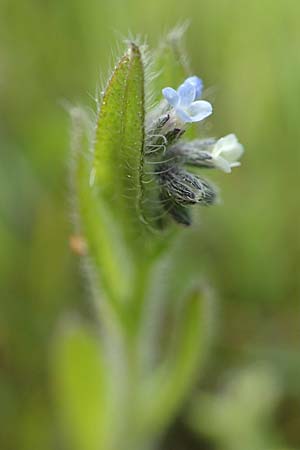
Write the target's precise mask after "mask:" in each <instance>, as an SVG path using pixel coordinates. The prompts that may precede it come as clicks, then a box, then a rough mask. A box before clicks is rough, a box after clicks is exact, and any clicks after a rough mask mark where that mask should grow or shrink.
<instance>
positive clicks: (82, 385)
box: [53, 324, 111, 450]
mask: <svg viewBox="0 0 300 450" xmlns="http://www.w3.org/2000/svg"><path fill="white" fill-rule="evenodd" d="M53 370H54V381H55V393H56V397H57V400H58V403H59V406H60V411H61V413H62V417H61V419H62V422H63V430H64V432H65V435H66V436H65V437H66V439H67V440H69V441H70V443H71V447H72V448H74V449H76V450H101V449H103V450H106V449H107V448H108V441H107V439H109V436H108V433H107V430H108V428H110V426H111V424H109V423H107V420H108V418H107V416H108V410H107V408H108V402H109V399H108V393H107V392H108V389H107V387H108V381H107V380H108V379H109V376H108V373H107V368H106V367H105V361H104V356H103V354H102V353H101V348H100V346H99V342H97V340H96V338H95V337H93V336H92V335H91V334H90V332H89V331H88V330H87V329H86V328H85V327H82V326H79V325H78V324H77V325H76V326H74V324H72V326H71V327H70V328H69V329H68V330H67V332H65V333H64V334H63V335H62V336H60V337H59V338H58V339H57V342H56V346H55V348H54V368H53Z"/></svg>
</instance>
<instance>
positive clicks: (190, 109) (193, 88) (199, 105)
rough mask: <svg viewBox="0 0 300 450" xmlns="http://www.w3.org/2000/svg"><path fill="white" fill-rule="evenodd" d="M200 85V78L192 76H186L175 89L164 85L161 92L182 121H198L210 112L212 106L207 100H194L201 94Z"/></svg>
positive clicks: (201, 85)
mask: <svg viewBox="0 0 300 450" xmlns="http://www.w3.org/2000/svg"><path fill="white" fill-rule="evenodd" d="M202 87H203V84H202V80H200V78H198V77H196V76H192V77H189V78H187V79H186V80H185V81H184V83H183V84H181V85H180V86H179V88H178V89H177V91H176V90H175V89H173V88H171V87H166V88H164V89H163V90H162V93H163V96H164V97H165V99H166V100H167V102H168V103H169V104H170V105H171V106H173V108H174V110H175V114H176V115H177V117H179V119H180V120H181V121H182V122H184V123H186V122H200V121H201V120H203V119H205V118H206V117H208V116H210V115H211V113H212V106H211V104H210V103H209V102H207V101H205V100H196V99H197V98H199V97H200V96H201V93H202Z"/></svg>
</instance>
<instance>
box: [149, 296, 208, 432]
mask: <svg viewBox="0 0 300 450" xmlns="http://www.w3.org/2000/svg"><path fill="white" fill-rule="evenodd" d="M186 302H187V304H186V305H185V309H184V311H183V313H182V315H181V324H180V328H179V329H178V330H175V331H174V334H175V335H176V343H175V345H174V347H173V348H172V351H171V352H170V354H169V356H168V357H167V359H166V360H165V361H164V362H163V363H162V365H161V366H160V367H159V368H158V369H157V371H156V372H154V374H153V375H152V376H151V378H150V379H149V380H147V381H146V383H145V384H144V386H143V389H142V394H141V399H143V400H142V408H143V410H144V414H141V416H140V420H141V424H140V428H141V429H142V430H144V432H145V433H147V432H151V433H153V432H159V431H161V430H163V429H164V428H165V427H166V426H167V425H168V424H169V423H170V422H171V420H172V419H173V418H174V416H175V415H176V413H177V411H178V409H179V408H180V406H181V404H182V402H183V400H184V398H185V397H186V395H187V394H188V393H189V391H190V390H191V388H192V387H193V384H194V382H195V379H196V376H197V374H198V369H199V367H200V364H201V362H202V361H203V357H204V353H205V348H206V346H207V337H208V323H207V321H208V322H209V320H208V315H209V314H208V313H209V310H208V309H207V305H206V299H205V298H204V295H203V293H201V292H200V290H199V288H196V289H193V290H192V291H189V294H188V295H187V296H186Z"/></svg>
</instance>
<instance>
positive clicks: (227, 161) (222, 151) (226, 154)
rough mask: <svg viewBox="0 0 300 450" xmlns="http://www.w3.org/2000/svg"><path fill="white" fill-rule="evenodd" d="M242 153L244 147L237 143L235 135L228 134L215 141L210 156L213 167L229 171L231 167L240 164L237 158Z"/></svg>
mask: <svg viewBox="0 0 300 450" xmlns="http://www.w3.org/2000/svg"><path fill="white" fill-rule="evenodd" d="M243 153H244V147H243V146H242V144H240V143H239V141H238V140H237V137H236V135H235V134H228V135H227V136H224V137H222V138H221V139H219V140H218V141H217V142H216V143H215V145H214V147H213V149H212V152H211V156H212V158H213V163H214V166H215V167H217V168H218V169H221V170H223V171H224V172H226V173H230V172H231V168H232V167H238V166H240V165H241V164H240V163H239V162H238V159H239V158H240V157H241V156H242V154H243Z"/></svg>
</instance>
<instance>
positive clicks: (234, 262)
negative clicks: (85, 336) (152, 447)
mask: <svg viewBox="0 0 300 450" xmlns="http://www.w3.org/2000/svg"><path fill="white" fill-rule="evenodd" d="M0 8H1V11H0V37H1V38H0V117H1V118H0V155H1V158H0V285H1V310H0V448H1V449H3V450H19V449H22V450H23V449H24V450H35V449H43V450H47V449H54V448H55V449H58V448H61V447H60V446H59V442H58V430H57V427H58V425H57V423H56V419H55V417H56V414H55V404H54V401H53V395H52V384H51V380H50V375H49V353H50V348H51V342H52V340H53V336H54V335H55V332H56V329H57V326H58V324H59V322H60V319H61V317H62V316H64V314H66V313H68V312H70V311H80V312H81V314H83V315H87V316H88V315H89V311H90V305H89V302H88V299H87V292H86V289H85V287H84V281H83V279H82V276H81V274H80V270H79V264H78V262H79V261H78V257H76V256H74V255H73V254H71V252H70V250H69V244H68V239H69V235H70V233H71V232H72V227H71V219H70V194H69V191H68V164H69V162H68V161H69V117H68V114H67V112H66V108H65V105H66V104H67V103H71V104H81V103H83V104H87V105H89V106H91V107H93V101H92V100H91V97H93V95H94V92H95V88H96V86H97V85H98V84H99V76H100V80H101V79H103V80H105V78H106V75H107V74H108V71H109V68H111V67H112V64H113V63H114V59H115V56H117V55H118V52H117V50H118V48H119V47H120V46H119V44H118V43H119V42H120V41H121V39H122V38H123V37H125V36H126V35H127V34H128V33H129V32H131V33H132V34H134V35H135V34H140V35H142V36H146V37H147V39H148V42H149V43H150V45H151V46H156V45H157V43H159V40H160V39H161V37H162V36H163V35H164V33H165V32H166V31H168V29H169V28H171V27H173V26H174V25H176V24H177V23H178V22H182V21H184V20H186V19H191V23H190V27H189V29H188V32H187V35H186V48H187V50H188V52H189V54H190V57H191V61H192V65H193V68H194V72H195V74H197V75H199V76H201V77H202V78H203V79H204V82H205V84H206V86H212V88H211V89H210V90H209V96H210V97H211V100H212V101H213V104H214V115H213V116H212V119H211V120H210V121H209V130H208V132H209V133H210V134H211V135H215V136H221V135H225V134H227V133H229V132H235V133H236V134H237V135H238V137H239V139H240V141H241V142H242V143H243V144H244V145H245V148H246V153H245V156H244V158H243V161H242V168H241V169H239V170H235V171H234V172H233V174H232V175H231V176H226V175H225V174H223V173H220V174H216V175H215V176H214V179H215V180H216V182H217V183H218V185H219V186H220V188H221V192H222V198H223V204H222V205H221V206H217V207H214V208H212V209H202V210H201V211H200V213H199V215H200V218H199V221H198V223H197V226H196V227H195V228H194V229H193V230H192V231H189V232H187V238H186V247H187V248H189V249H190V250H189V251H190V254H191V255H190V256H191V258H193V260H194V261H195V263H196V264H199V276H203V275H205V276H206V277H207V279H208V280H209V282H210V284H212V285H213V286H214V289H215V291H216V293H217V296H218V297H219V299H220V301H219V305H218V321H217V333H216V338H215V344H214V348H213V351H212V354H211V357H210V360H209V362H208V366H207V370H206V372H205V373H204V374H203V376H202V381H201V383H200V385H202V386H204V387H205V388H207V389H208V390H211V391H212V392H214V390H215V389H216V387H217V386H218V385H219V383H221V380H222V377H223V376H224V374H226V373H227V371H228V370H234V369H238V368H241V367H248V366H249V365H253V364H254V365H256V364H258V363H259V362H260V361H263V362H264V363H268V364H269V365H270V367H271V368H272V371H273V372H274V374H275V376H276V377H278V378H279V379H280V383H281V385H282V391H283V394H282V397H281V401H280V403H279V405H278V407H277V409H276V417H275V421H276V426H277V429H278V432H279V433H280V435H281V436H282V437H283V438H284V439H285V442H286V443H287V445H288V446H290V447H292V448H294V447H295V446H298V447H300V413H299V411H300V381H299V380H300V356H299V339H300V325H299V316H300V314H299V299H300V276H299V266H300V208H299V179H300V151H299V143H300V125H299V121H300V51H299V49H300V26H299V23H300V2H299V1H298V0H252V1H251V2H249V1H244V0H240V1H234V0H209V1H208V0H206V1H205V0H185V1H184V2H182V1H180V0H172V1H170V0H164V2H162V1H159V0H151V1H149V2H143V3H142V2H140V1H138V0H127V1H125V0H110V1H105V0H97V1H96V0H86V1H85V2H83V1H82V0H53V1H52V2H46V1H41V0H39V1H38V0H27V1H26V2H21V1H19V2H13V1H11V0H2V1H1V4H0ZM179 422H180V420H179ZM172 433H173V435H174V434H175V435H176V439H174V437H173V438H172ZM175 442H176V446H177V447H176V448H184V449H188V448H198V447H197V445H196V444H195V443H194V441H193V437H192V434H191V432H188V431H187V430H186V428H185V426H184V425H182V424H181V422H180V423H179V424H178V426H177V427H176V429H174V430H173V431H171V432H170V436H169V439H167V442H166V443H165V448H168V446H170V448H172V449H174V448H175ZM195 445H196V447H195ZM209 445H211V443H209V442H208V443H207V446H206V447H205V446H204V448H210V447H209ZM199 448H200V444H199Z"/></svg>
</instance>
